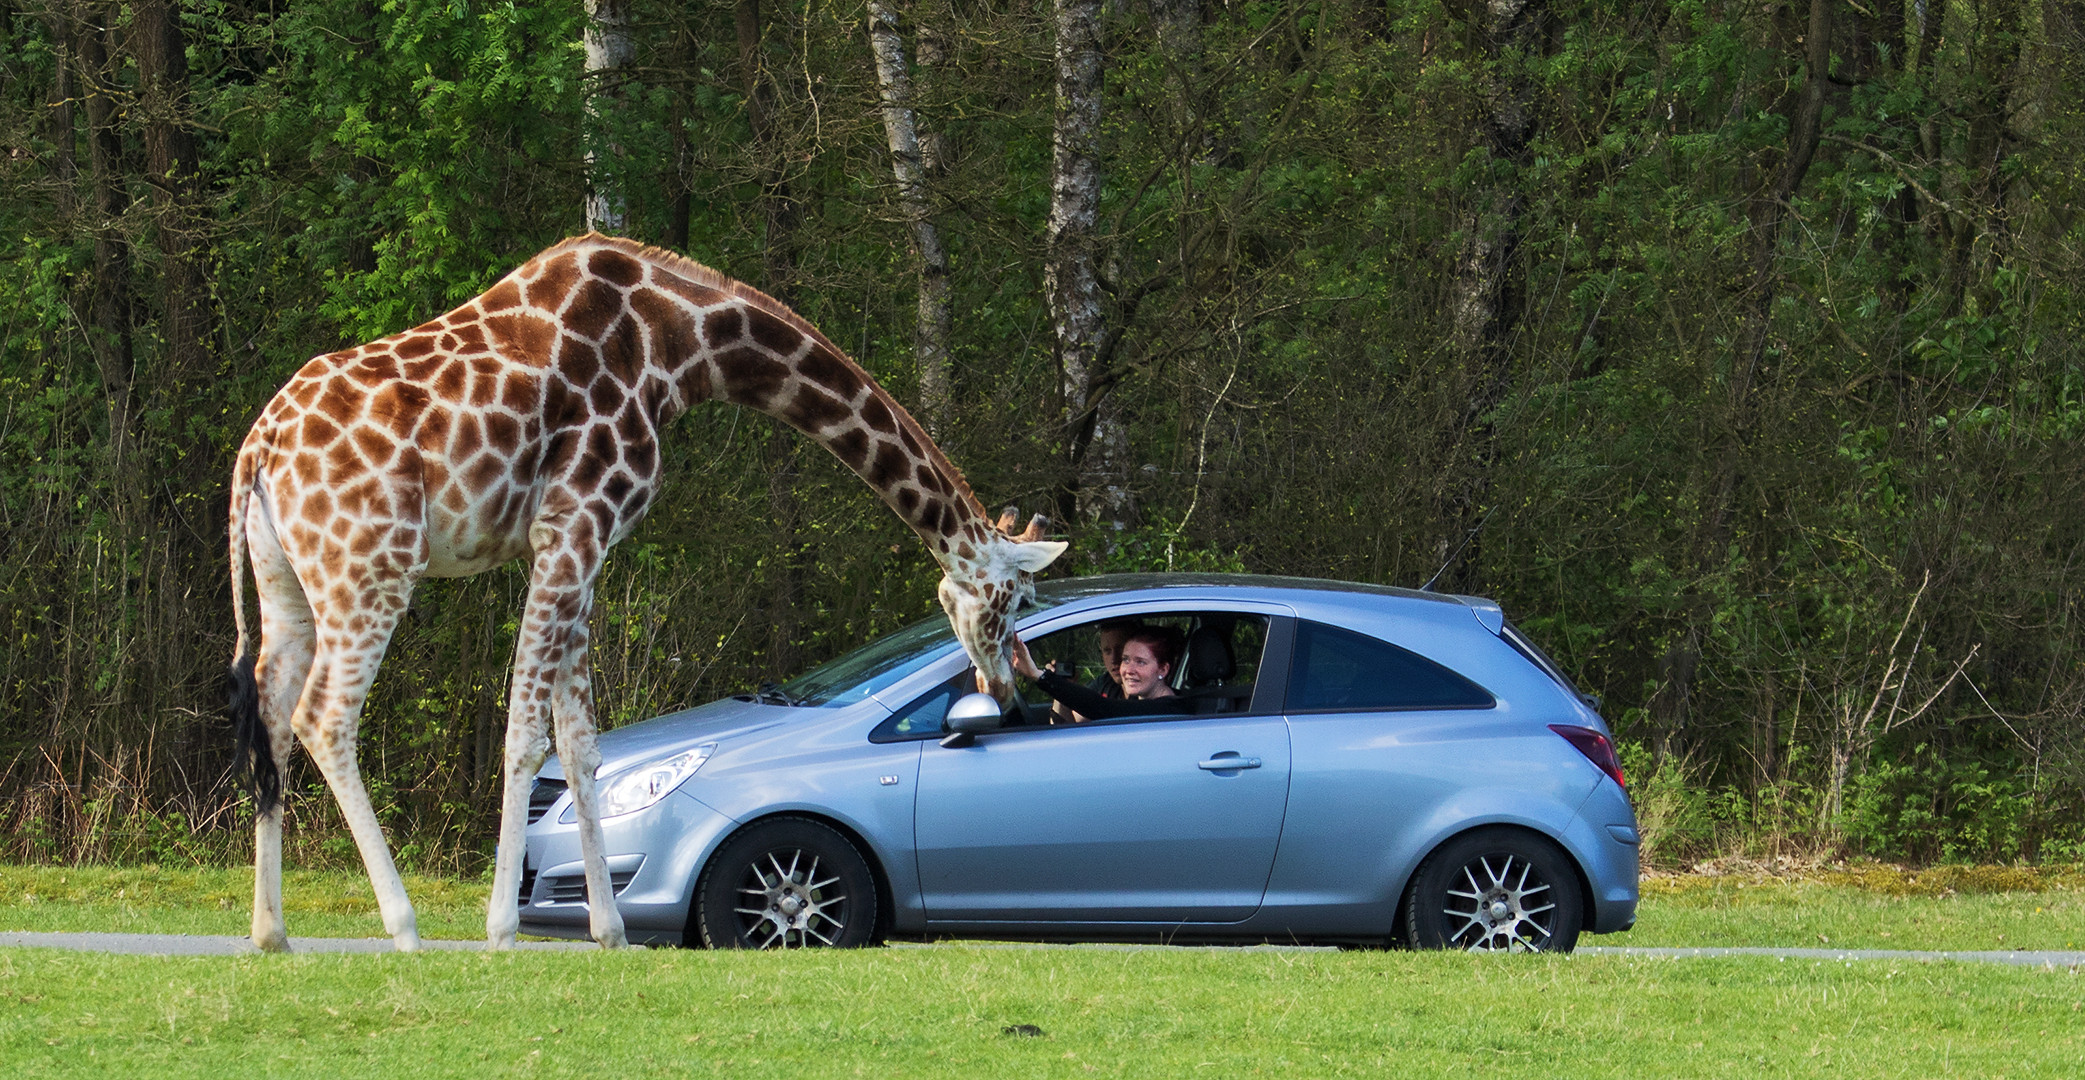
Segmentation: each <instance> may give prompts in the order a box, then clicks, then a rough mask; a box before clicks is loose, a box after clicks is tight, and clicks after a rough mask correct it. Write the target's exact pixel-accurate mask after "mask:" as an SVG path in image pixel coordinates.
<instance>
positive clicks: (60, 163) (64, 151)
mask: <svg viewBox="0 0 2085 1080" xmlns="http://www.w3.org/2000/svg"><path fill="white" fill-rule="evenodd" d="M45 25H46V27H47V28H48V30H49V32H50V35H51V60H52V63H51V96H50V98H49V99H48V100H47V101H46V102H45V103H44V104H45V108H46V111H45V113H44V139H45V141H47V142H49V143H50V144H51V161H50V166H49V173H50V177H51V185H52V201H53V202H54V203H55V205H56V207H57V210H58V217H59V220H60V221H63V222H66V223H68V224H69V223H70V221H71V218H72V216H73V214H74V213H75V212H76V211H77V209H78V205H77V204H78V202H79V198H78V192H77V191H75V190H74V185H75V184H77V183H78V182H79V176H80V162H79V151H78V146H79V118H78V116H77V115H75V112H76V110H75V109H74V108H73V102H74V100H75V98H76V97H77V96H78V90H77V89H76V86H77V85H78V80H77V78H76V77H75V74H74V72H73V64H74V62H75V61H74V59H73V55H72V52H73V48H72V37H73V26H72V20H70V19H69V18H67V17H66V16H65V15H63V14H61V13H60V12H58V11H57V10H55V9H53V10H49V11H46V12H45Z"/></svg>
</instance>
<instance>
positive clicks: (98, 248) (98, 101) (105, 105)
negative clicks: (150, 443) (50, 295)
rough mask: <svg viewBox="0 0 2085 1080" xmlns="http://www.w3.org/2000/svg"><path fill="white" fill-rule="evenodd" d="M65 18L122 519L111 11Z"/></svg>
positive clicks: (124, 359) (122, 339)
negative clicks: (81, 124)
mask: <svg viewBox="0 0 2085 1080" xmlns="http://www.w3.org/2000/svg"><path fill="white" fill-rule="evenodd" d="M69 14H70V15H71V20H70V21H71V27H72V42H73V49H72V52H73V57H74V58H75V60H76V61H77V63H78V76H79V80H78V81H79V87H80V89H79V93H80V96H81V98H82V99H83V103H84V104H85V106H86V112H87V171H88V176H89V179H90V182H91V184H92V188H93V199H92V205H91V206H90V208H89V210H88V213H87V214H86V215H85V225H86V228H87V229H88V230H90V231H91V232H92V233H93V234H94V284H93V288H92V290H91V294H90V299H89V301H88V305H87V306H88V310H89V311H90V312H91V315H90V317H89V322H90V324H91V326H92V327H93V333H92V334H91V335H90V339H91V341H92V342H93V349H94V363H95V368H96V369H97V372H98V373H99V375H100V377H101V393H102V398H103V400H104V401H105V402H106V403H107V408H108V415H109V442H108V454H109V462H110V467H111V470H112V472H111V476H112V477H113V479H114V482H115V487H116V491H117V492H118V493H119V494H118V498H117V500H116V501H117V503H118V505H119V509H120V511H121V512H127V511H128V509H129V508H130V505H131V503H132V500H131V499H129V498H126V497H124V496H123V494H122V493H123V492H126V491H128V490H130V489H131V488H133V487H134V486H135V485H134V484H132V483H130V482H129V481H131V480H132V479H133V478H134V477H135V475H136V470H135V469H134V468H133V467H132V461H131V458H132V456H133V450H134V448H135V439H136V425H137V408H136V404H135V401H134V398H133V390H134V381H135V376H136V372H137V360H136V356H135V355H134V352H133V349H134V343H133V338H132V334H131V310H130V308H131V305H130V290H131V281H130V278H131V273H130V245H129V243H128V242H127V241H126V240H125V239H124V234H123V216H124V214H125V213H126V212H128V211H129V209H130V195H129V192H128V191H127V190H126V188H125V187H124V183H123V136H122V132H121V130H120V129H119V126H118V125H119V124H120V123H121V120H120V118H119V117H118V115H117V112H116V104H115V102H114V101H113V100H112V99H111V98H110V95H109V87H110V85H111V83H112V81H113V76H114V73H113V72H112V71H111V70H110V69H109V56H110V49H109V40H108V39H109V35H110V29H109V27H108V26H107V21H108V20H109V18H110V16H111V14H112V12H111V11H110V10H109V9H108V8H105V7H100V6H89V5H80V6H77V7H74V8H72V9H71V11H70V12H69Z"/></svg>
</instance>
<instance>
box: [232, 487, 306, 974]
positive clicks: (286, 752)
mask: <svg viewBox="0 0 2085 1080" xmlns="http://www.w3.org/2000/svg"><path fill="white" fill-rule="evenodd" d="M247 540H248V545H249V548H250V550H251V552H252V560H253V577H254V585H255V592H256V594H257V599H258V600H259V601H260V611H261V624H260V629H261V634H260V649H259V653H258V656H257V658H256V659H255V660H254V662H253V680H254V682H253V698H254V700H253V702H252V706H253V710H254V712H255V714H256V715H254V716H253V717H251V718H249V721H248V722H250V723H251V724H252V725H253V726H252V728H251V730H250V732H248V733H244V734H243V737H242V741H243V742H245V743H246V744H247V746H248V747H249V748H250V749H249V752H250V753H251V754H252V755H253V766H254V769H255V773H256V776H257V778H258V776H259V775H260V774H261V771H262V768H263V766H264V764H265V765H266V766H269V767H272V768H273V770H274V775H275V777H276V783H275V784H274V785H273V787H274V793H275V796H276V797H275V798H274V799H272V800H269V799H266V798H265V794H266V788H265V787H263V788H261V790H260V791H257V792H256V795H257V805H256V811H257V812H256V814H255V815H254V843H253V871H254V872H253V928H252V935H253V944H254V946H255V947H256V948H259V949H261V950H262V951H264V952H285V951H287V950H288V949H289V947H290V943H289V931H288V928H287V927H286V926H285V924H284V921H283V915H282V812H283V805H282V797H283V795H284V794H285V793H284V792H283V791H282V786H281V778H282V777H284V776H286V775H287V770H288V768H289V761H290V748H291V747H292V746H293V745H294V744H295V742H296V738H295V736H294V735H292V734H291V724H290V718H291V717H292V715H294V714H295V712H296V709H297V701H298V699H299V698H301V697H302V696H303V694H304V689H305V683H306V682H307V681H309V679H310V677H311V670H312V657H313V654H314V651H315V649H316V636H315V634H314V631H313V625H312V615H311V605H310V604H309V603H308V602H306V600H305V596H304V588H303V586H302V585H300V584H299V583H298V581H297V576H296V573H295V571H294V569H293V568H292V567H291V565H290V561H289V559H288V557H287V556H286V555H285V554H284V553H283V550H282V546H281V544H280V543H279V542H278V541H277V538H276V536H275V530H274V528H273V525H272V523H271V522H270V521H269V519H268V514H267V511H266V509H265V507H264V506H263V505H262V503H261V501H260V500H255V501H254V502H253V503H252V504H250V506H249V509H248V511H247ZM234 677H235V678H236V677H237V676H236V674H235V676H234Z"/></svg>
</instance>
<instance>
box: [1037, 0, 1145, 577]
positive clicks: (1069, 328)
mask: <svg viewBox="0 0 2085 1080" xmlns="http://www.w3.org/2000/svg"><path fill="white" fill-rule="evenodd" d="M1055 4H1056V39H1057V40H1056V55H1057V109H1056V121H1055V128H1054V138H1053V141H1054V144H1055V153H1054V156H1053V160H1052V164H1051V172H1050V225H1049V238H1048V252H1047V255H1046V259H1047V262H1046V263H1045V264H1044V268H1043V288H1044V290H1045V291H1046V292H1047V293H1048V294H1049V300H1050V321H1051V324H1052V327H1053V329H1054V330H1055V332H1056V347H1057V365H1058V378H1059V388H1060V391H1061V394H1062V396H1063V399H1064V417H1065V446H1066V458H1067V463H1068V465H1069V467H1070V482H1069V483H1068V484H1067V485H1066V488H1067V490H1066V492H1065V500H1064V501H1065V503H1066V504H1067V505H1066V507H1065V509H1066V510H1068V511H1070V513H1071V514H1073V515H1076V516H1077V517H1078V518H1079V519H1082V520H1085V521H1088V522H1090V523H1093V524H1097V525H1099V526H1100V527H1101V528H1102V529H1104V530H1108V531H1119V530H1121V529H1124V528H1126V527H1127V526H1128V524H1129V520H1130V517H1131V515H1132V513H1133V512H1134V509H1135V507H1134V503H1133V501H1132V498H1131V495H1130V491H1129V470H1128V459H1129V438H1128V433H1127V431H1126V430H1125V429H1124V426H1123V423H1122V418H1121V417H1120V415H1119V414H1118V412H1117V407H1116V403H1115V400H1114V399H1113V397H1111V396H1110V395H1108V394H1107V393H1106V391H1105V389H1104V380H1105V378H1106V375H1107V373H1106V372H1104V371H1102V370H1100V364H1099V363H1098V360H1099V350H1100V346H1101V342H1102V338H1103V337H1104V335H1105V331H1106V313H1105V311H1104V309H1103V307H1102V304H1101V290H1100V267H1099V259H1100V238H1099V222H1100V184H1101V174H1100V111H1101V80H1102V64H1101V37H1100V16H1101V4H1100V2H1099V0H1055ZM1104 550H1105V547H1102V548H1099V549H1096V552H1097V553H1098V552H1100V551H1104Z"/></svg>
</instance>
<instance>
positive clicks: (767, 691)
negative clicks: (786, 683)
mask: <svg viewBox="0 0 2085 1080" xmlns="http://www.w3.org/2000/svg"><path fill="white" fill-rule="evenodd" d="M731 696H732V698H733V699H735V700H738V701H751V702H756V703H758V704H761V705H787V706H789V707H790V708H792V709H798V708H802V707H803V704H804V703H803V702H801V701H798V700H797V699H795V698H793V697H790V696H789V694H788V693H787V692H786V691H784V690H783V689H782V688H781V687H780V686H777V685H775V684H774V683H771V682H764V683H761V684H760V689H758V690H755V691H753V692H752V693H750V694H733V695H731Z"/></svg>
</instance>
